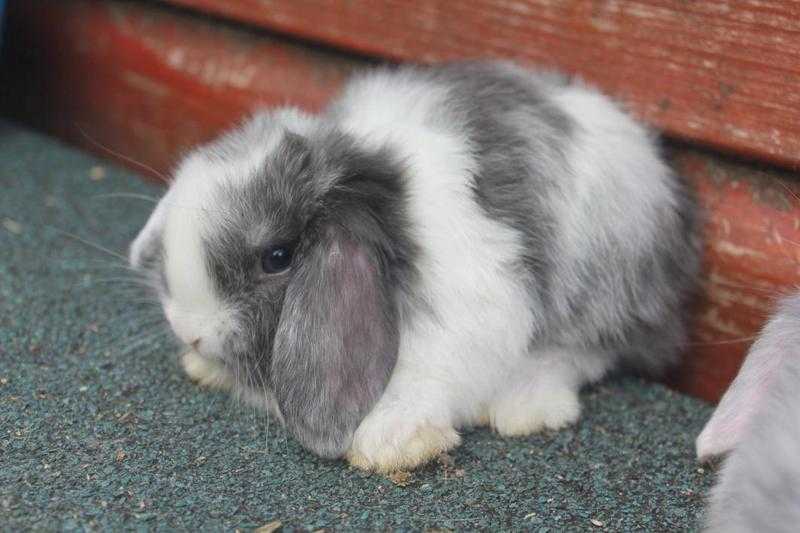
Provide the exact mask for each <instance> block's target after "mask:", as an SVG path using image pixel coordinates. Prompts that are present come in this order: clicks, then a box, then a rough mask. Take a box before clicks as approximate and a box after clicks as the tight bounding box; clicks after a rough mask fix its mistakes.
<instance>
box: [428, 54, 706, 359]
mask: <svg viewBox="0 0 800 533" xmlns="http://www.w3.org/2000/svg"><path fill="white" fill-rule="evenodd" d="M416 75H419V76H427V77H429V78H430V79H431V80H434V81H435V82H436V83H441V84H443V85H444V86H446V87H447V88H448V90H449V98H448V100H449V105H448V106H446V107H444V108H443V109H442V110H441V115H440V116H438V117H432V120H435V121H439V122H441V123H442V124H444V125H446V127H448V128H452V129H455V130H457V131H465V132H467V133H468V135H469V138H470V142H471V145H472V146H473V151H474V154H475V157H476V159H477V161H478V162H479V170H478V172H477V174H476V175H475V177H474V190H475V198H476V200H477V202H478V203H479V204H480V205H481V206H482V207H483V209H484V210H485V211H486V213H487V214H489V215H490V216H491V217H493V218H495V219H497V220H499V221H502V222H503V223H505V224H508V225H509V226H511V227H512V228H514V229H515V230H516V231H518V232H519V233H520V234H521V235H522V236H523V242H524V244H525V248H526V253H525V254H524V256H523V258H522V262H523V265H522V270H523V272H525V277H526V279H527V280H528V286H529V287H530V290H531V293H532V294H531V296H532V298H531V299H532V301H533V302H536V303H535V304H534V305H535V307H536V315H537V318H538V320H537V326H539V327H538V331H537V333H536V335H535V337H534V338H532V339H531V344H532V347H533V348H536V347H546V346H553V345H560V346H567V347H577V348H580V349H581V350H582V351H584V352H585V353H588V354H592V356H600V357H607V358H610V359H621V360H622V361H623V362H624V363H626V364H627V365H628V366H630V367H632V368H634V369H636V370H639V371H644V372H648V373H653V374H657V373H659V372H661V371H662V370H663V369H664V368H666V367H668V366H670V365H671V364H673V363H674V362H675V361H676V360H677V358H678V356H679V354H680V352H681V350H682V348H683V346H684V344H685V341H686V305H687V304H688V302H689V298H690V296H691V294H692V291H693V289H694V288H695V286H696V279H697V273H698V271H699V267H700V261H699V238H698V226H699V224H698V220H697V205H696V203H695V200H694V198H693V197H692V196H691V194H690V193H689V191H688V188H687V187H686V184H685V183H684V180H683V179H682V178H680V177H678V176H675V177H674V179H673V180H672V186H673V188H674V190H673V198H674V200H675V202H674V207H667V206H666V205H665V206H664V207H663V208H662V209H661V210H660V211H658V212H654V213H652V217H653V218H654V219H656V220H658V222H659V226H660V238H659V239H657V240H653V241H652V242H648V243H642V249H641V250H640V251H639V253H638V255H635V256H632V255H631V254H630V253H617V254H615V253H614V243H600V244H599V245H598V246H597V247H596V249H592V250H588V253H587V254H586V257H585V258H584V259H582V260H581V262H580V263H578V264H572V265H571V266H572V273H573V274H574V276H573V277H570V278H569V279H567V277H565V275H564V270H565V269H564V262H565V261H566V259H565V258H563V257H561V256H560V254H559V243H558V242H557V239H556V238H555V236H554V227H555V225H556V224H555V222H554V220H553V214H552V212H551V208H550V207H549V202H550V198H552V196H553V195H557V194H559V193H565V192H566V193H567V194H568V191H569V190H570V187H571V184H570V180H571V179H572V171H571V168H570V165H569V163H570V162H569V161H567V160H566V158H565V155H566V150H567V148H568V146H569V144H570V143H571V142H572V138H573V136H574V133H575V130H576V128H578V127H579V126H578V125H577V124H575V123H574V122H573V121H572V120H571V118H570V117H569V116H568V115H567V114H566V113H565V112H564V111H563V110H561V109H558V108H557V107H556V106H555V105H554V104H553V103H552V102H551V101H550V100H549V99H548V93H549V92H552V91H553V90H554V89H555V88H559V87H562V86H564V85H566V84H567V83H568V80H567V79H566V78H564V77H562V76H560V75H557V74H549V73H544V74H533V73H530V72H528V71H524V70H522V69H519V68H517V67H514V66H513V65H510V64H504V63H496V62H495V63H484V62H467V63H458V64H453V65H449V66H445V67H442V68H437V69H429V70H422V71H419V72H417V73H416ZM610 178H611V177H610ZM632 201H635V200H632Z"/></svg>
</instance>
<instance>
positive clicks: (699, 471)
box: [697, 468, 706, 474]
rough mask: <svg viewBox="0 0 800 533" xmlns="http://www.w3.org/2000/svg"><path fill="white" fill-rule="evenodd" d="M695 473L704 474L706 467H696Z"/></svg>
mask: <svg viewBox="0 0 800 533" xmlns="http://www.w3.org/2000/svg"><path fill="white" fill-rule="evenodd" d="M697 473H698V474H705V473H706V469H705V468H698V469H697Z"/></svg>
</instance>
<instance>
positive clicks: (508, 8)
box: [168, 0, 800, 169]
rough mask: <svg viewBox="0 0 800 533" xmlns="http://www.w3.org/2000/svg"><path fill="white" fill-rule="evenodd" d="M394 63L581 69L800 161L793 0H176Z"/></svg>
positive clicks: (799, 10)
mask: <svg viewBox="0 0 800 533" xmlns="http://www.w3.org/2000/svg"><path fill="white" fill-rule="evenodd" d="M168 1H169V2H171V3H173V4H178V5H182V6H187V7H192V8H195V9H200V10H203V11H206V12H210V13H216V14H218V15H222V16H225V17H228V18H231V19H235V20H239V21H245V22H248V23H251V24H254V25H257V26H263V27H268V28H272V29H275V30H278V31H281V32H284V33H286V34H291V35H297V36H302V37H304V38H308V39H313V40H317V41H321V42H325V43H328V44H331V45H334V46H337V47H340V48H343V49H346V50H357V51H359V52H362V53H365V54H370V55H376V56H381V57H384V58H388V59H392V60H404V61H421V62H437V61H443V60H452V59H459V58H474V57H501V58H509V59H513V60H516V61H519V62H522V63H525V64H537V65H543V66H546V67H553V68H559V69H562V70H565V71H567V72H570V73H575V74H579V75H580V76H582V77H583V78H585V79H586V80H588V81H589V82H591V83H593V84H596V85H598V86H599V87H601V88H603V89H604V90H605V91H607V92H609V93H611V94H613V95H615V96H616V97H618V98H619V99H621V100H622V101H624V102H626V103H627V104H628V105H629V106H630V108H631V109H632V110H633V111H634V112H635V113H636V114H638V115H639V116H640V117H642V118H644V119H645V120H647V121H649V122H650V123H651V124H654V125H655V126H656V127H658V128H660V129H662V130H664V131H666V132H668V133H669V134H670V135H672V136H674V137H676V138H680V139H684V140H690V141H693V142H697V143H702V144H705V145H708V146H712V147H715V148H719V149H723V150H727V151H731V152H734V153H737V154H740V155H744V156H748V157H754V158H759V159H762V160H766V161H770V162H773V163H777V164H780V165H785V166H788V167H790V168H795V169H796V168H800V1H798V0H785V1H780V0H765V1H758V2H756V1H753V0H709V1H705V0H704V1H700V2H697V1H688V2H687V1H686V0H647V1H632V0H472V1H469V2H453V1H448V0H413V1H408V0H385V1H382V2H375V1H373V0H348V1H346V2H343V1H340V0H224V1H221V0H168Z"/></svg>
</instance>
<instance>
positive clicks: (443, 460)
mask: <svg viewBox="0 0 800 533" xmlns="http://www.w3.org/2000/svg"><path fill="white" fill-rule="evenodd" d="M438 460H439V464H440V465H442V466H443V467H445V468H452V467H453V466H455V464H456V461H455V459H453V456H452V455H450V454H449V453H440V454H439V457H438Z"/></svg>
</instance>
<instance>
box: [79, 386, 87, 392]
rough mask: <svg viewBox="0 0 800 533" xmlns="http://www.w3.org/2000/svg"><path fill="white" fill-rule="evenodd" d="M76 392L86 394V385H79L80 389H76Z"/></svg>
mask: <svg viewBox="0 0 800 533" xmlns="http://www.w3.org/2000/svg"><path fill="white" fill-rule="evenodd" d="M78 390H79V391H81V392H86V391H87V390H89V387H88V386H86V385H81V386H80V387H78Z"/></svg>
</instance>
